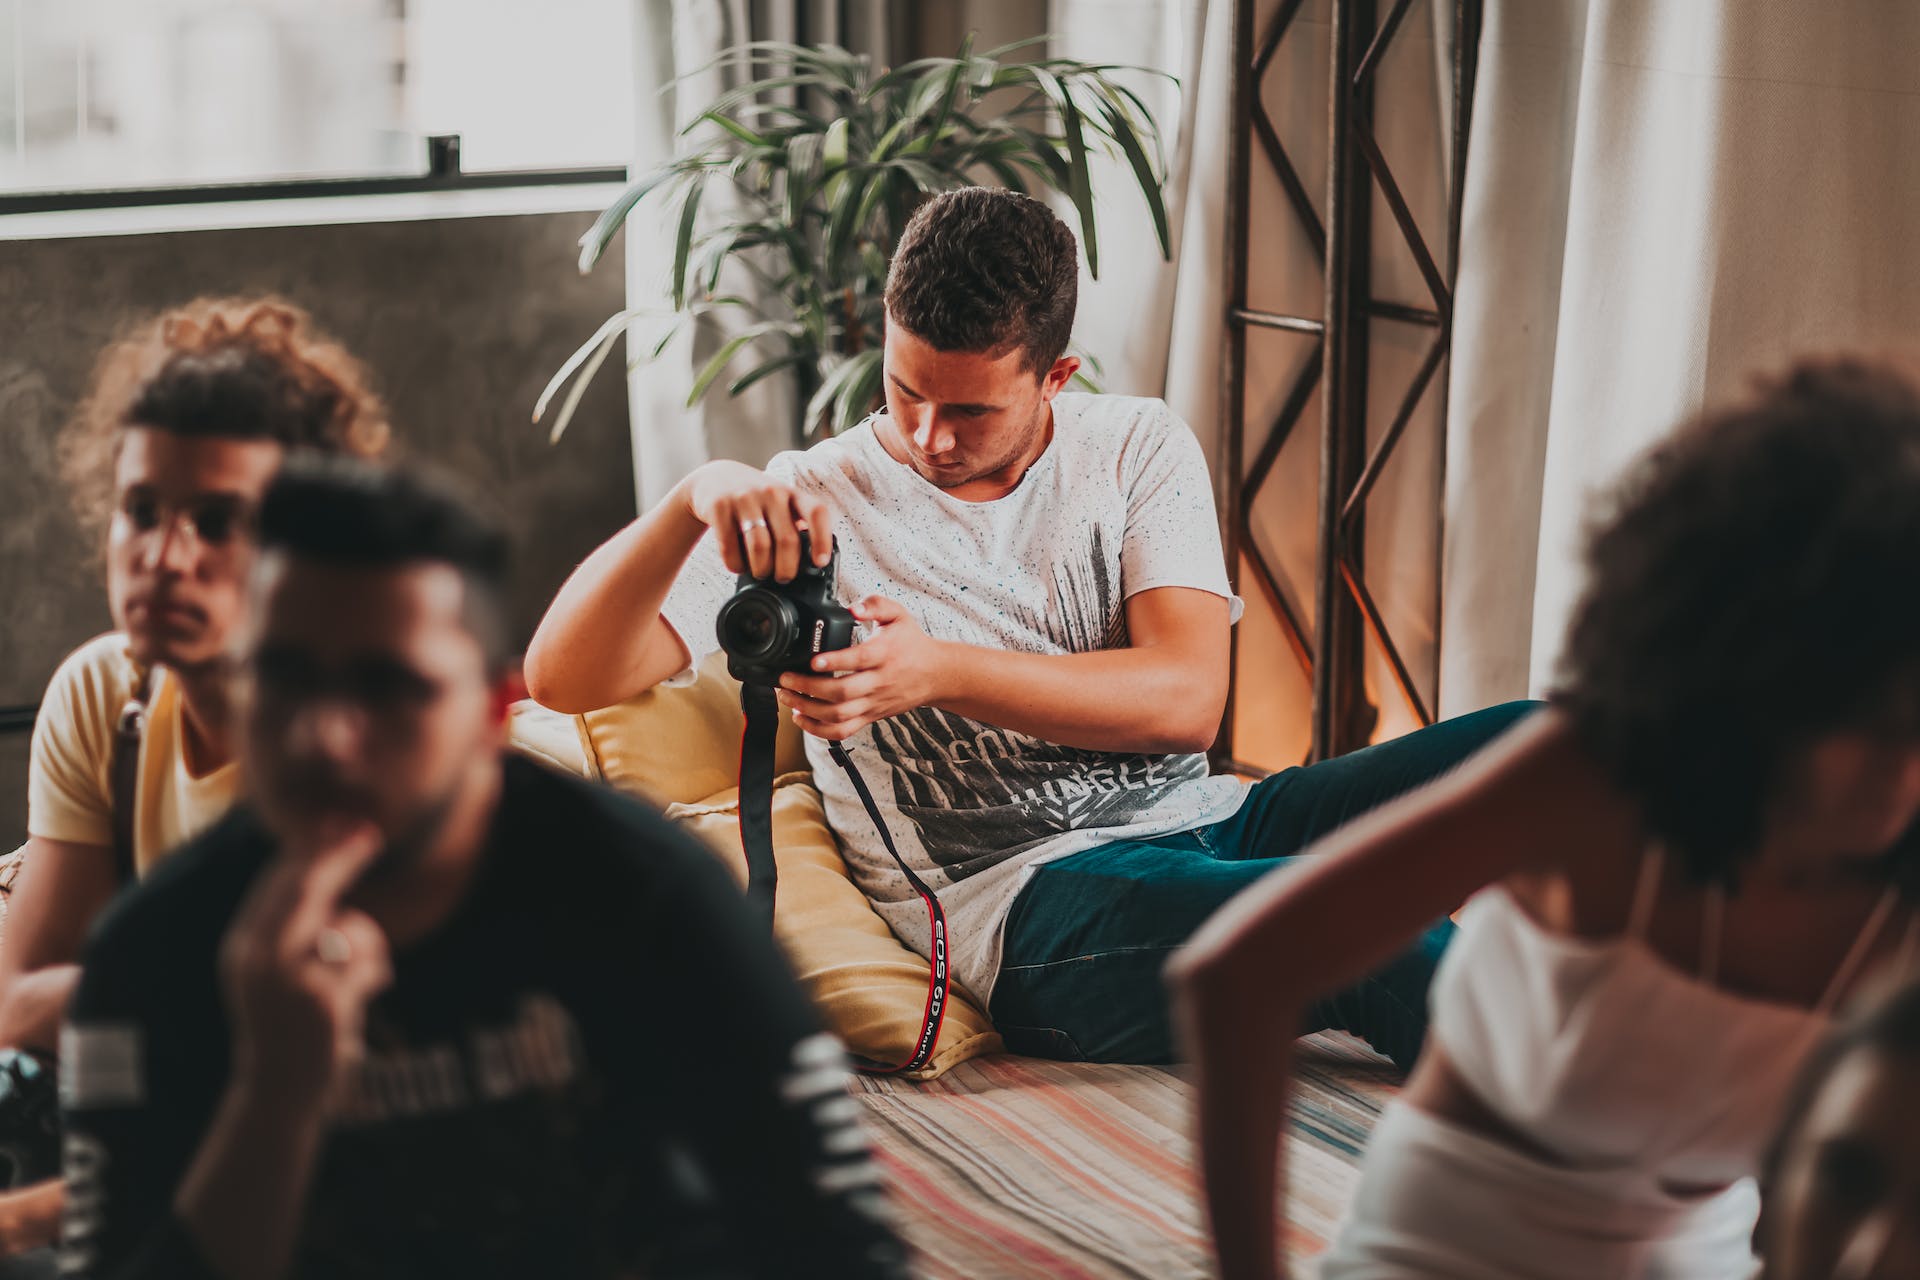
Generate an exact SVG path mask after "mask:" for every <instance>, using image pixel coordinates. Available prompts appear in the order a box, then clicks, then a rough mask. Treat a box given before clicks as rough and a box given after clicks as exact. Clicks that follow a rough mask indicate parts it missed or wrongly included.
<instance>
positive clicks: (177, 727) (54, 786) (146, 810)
mask: <svg viewBox="0 0 1920 1280" xmlns="http://www.w3.org/2000/svg"><path fill="white" fill-rule="evenodd" d="M138 678H139V676H138V672H137V670H136V668H135V667H134V664H133V660H132V657H131V656H130V655H129V654H128V652H127V639H126V637H125V636H124V635H121V634H119V633H117V632H114V633H109V634H107V635H104V636H100V637H98V638H97V639H93V640H89V641H88V642H87V643H86V644H83V645H81V646H80V647H79V648H78V649H76V650H74V651H73V652H72V653H71V654H69V655H68V656H67V660H66V661H65V662H63V663H61V664H60V669H59V670H58V671H56V672H54V673H53V679H52V680H51V681H50V682H49V683H48V685H47V696H46V698H45V699H44V700H43V701H42V702H41V704H40V715H39V719H38V720H37V721H36V722H35V723H34V726H33V757H32V762H31V764H30V765H29V767H28V773H27V834H29V835H33V836H38V837H40V838H42V839H45V840H68V841H73V842H75V843H78V844H97V845H106V846H111V845H112V844H113V817H112V813H113V784H112V780H111V774H112V769H113V764H112V761H113V737H114V726H115V725H116V724H117V723H118V722H119V719H120V710H121V708H122V707H124V706H125V705H126V704H127V700H128V699H129V698H131V697H132V696H133V690H134V686H135V684H136V682H137V681H138ZM185 719H186V718H185V716H184V714H183V713H182V708H181V704H180V683H179V681H178V680H175V679H174V678H173V676H172V675H171V674H170V673H169V672H168V671H167V670H166V669H165V668H164V667H162V668H157V669H156V670H155V672H154V677H153V688H152V696H151V698H150V699H149V700H148V703H147V727H146V732H145V733H144V734H143V735H142V736H141V740H140V770H139V784H138V787H137V790H136V792H135V794H136V797H137V798H136V800H135V809H136V812H137V816H136V818H135V820H134V824H133V858H134V866H135V868H136V869H137V870H138V871H139V872H140V873H141V874H143V875H144V874H145V873H146V871H147V869H148V868H150V867H151V866H152V865H153V864H154V862H155V861H156V860H157V859H158V858H159V857H160V856H161V855H162V854H164V853H166V852H167V851H168V850H170V849H172V848H174V847H175V846H176V845H178V844H180V843H181V842H182V841H185V840H187V839H189V838H190V837H192V836H194V835H197V834H199V833H200V832H201V831H203V830H205V829H206V828H207V827H208V826H210V825H212V823H213V822H214V821H215V820H216V819H218V818H219V817H221V815H223V814H225V813H226V811H227V810H228V809H229V808H230V807H231V806H232V805H233V801H234V798H235V796H236V795H237V794H238V791H239V778H238V770H237V769H236V768H235V767H234V766H233V765H232V764H227V765H223V766H222V767H220V768H218V769H215V770H214V771H213V772H211V773H208V774H205V775H204V776H200V777H195V776H194V774H193V773H192V772H191V771H190V770H189V769H188V767H187V756H186V724H185Z"/></svg>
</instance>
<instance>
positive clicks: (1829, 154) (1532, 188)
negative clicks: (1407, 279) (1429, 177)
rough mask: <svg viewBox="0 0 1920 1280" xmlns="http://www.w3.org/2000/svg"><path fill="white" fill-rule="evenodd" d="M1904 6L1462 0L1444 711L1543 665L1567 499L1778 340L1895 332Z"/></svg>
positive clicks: (1913, 155) (1849, 1) (1906, 63)
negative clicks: (1462, 135) (1464, 139)
mask: <svg viewBox="0 0 1920 1280" xmlns="http://www.w3.org/2000/svg"><path fill="white" fill-rule="evenodd" d="M1917 157H1920V5H1915V4H1912V3H1911V2H1910V0H1489V3H1488V6H1487V26H1486V35H1485V40H1484V42H1483V44H1482V48H1481V59H1480V87H1479V96H1478V100H1477V102H1476V104H1475V107H1474V127H1473V138H1472V144H1471V150H1470V152H1469V162H1468V178H1467V191H1466V208H1465V222H1464V227H1463V233H1462V245H1461V270H1460V283H1459V290H1458V302H1457V306H1456V311H1455V315H1456V325H1457V336H1456V345H1455V354H1454V375H1453V391H1452V398H1451V413H1452V428H1451V432H1450V437H1449V440H1450V446H1449V457H1448V471H1447V475H1448V483H1447V492H1446V512H1447V527H1448V532H1449V537H1448V542H1447V548H1446V592H1445V596H1444V601H1445V637H1446V643H1445V646H1444V648H1443V653H1442V691H1443V709H1444V710H1446V711H1449V712H1453V711H1463V710H1466V709H1469V708H1471V707H1475V706H1479V705H1484V704H1486V703H1488V702H1491V701H1495V700H1498V699H1501V698H1508V697H1514V696H1519V695H1522V694H1525V693H1528V692H1538V691H1540V690H1541V689H1543V688H1544V687H1546V686H1547V684H1548V683H1549V682H1550V681H1551V679H1552V676H1553V672H1554V663H1555V662H1556V661H1557V658H1558V654H1559V650H1560V646H1561V642H1562V633H1563V631H1564V628H1565V625H1566V621H1567V615H1568V612H1569V610H1570V608H1571V606H1572V604H1573V603H1574V601H1575V598H1576V596H1577V593H1578V591H1579V589H1580V585H1581V577H1580V573H1579V566H1578V562H1577V557H1578V551H1579V535H1580V530H1581V525H1582V520H1583V517H1584V514H1585V510H1586V507H1587V505H1588V499H1589V497H1590V495H1591V494H1592V493H1593V492H1594V490H1595V489H1596V488H1597V487H1599V486H1602V485H1604V484H1605V483H1607V482H1608V481H1609V480H1611V479H1612V478H1613V477H1614V476H1616V475H1617V474H1618V473H1619V471H1620V470H1621V468H1622V466H1623V464H1624V463H1625V462H1626V461H1627V460H1628V459H1630V458H1631V457H1632V456H1633V455H1634V454H1635V453H1636V452H1637V451H1639V450H1640V449H1641V448H1642V447H1644V446H1645V445H1647V444H1648V443H1650V442H1652V441H1654V440H1656V439H1658V438H1659V437H1660V436H1661V435H1663V434H1664V433H1666V432H1667V431H1669V430H1671V429H1672V428H1673V427H1674V426H1675V425H1676V424H1677V423H1679V422H1680V421H1682V420H1683V419H1684V418H1686V417H1687V416H1688V415H1690V414H1692V413H1694V412H1695V411H1697V410H1698V409H1700V408H1701V407H1702V406H1703V405H1705V404H1707V403H1709V402H1716V401H1719V400H1722V399H1724V398H1726V397H1729V396H1731V395H1735V394H1738V393H1739V392H1741V391H1742V389H1743V388H1744V387H1745V385H1747V383H1748V381H1749V379H1750V378H1751V376H1752V375H1753V374H1755V373H1756V372H1763V371H1766V370H1769V369H1773V368H1778V367H1779V366H1780V365H1782V364H1783V362H1785V361H1787V360H1789V359H1791V358H1792V357H1794V356H1796V355H1799V354H1802V353H1806V352H1819V351H1834V350H1838V349H1844V348H1856V349H1867V350H1876V349H1886V348H1889V347H1892V346H1895V345H1900V344H1904V343H1907V342H1910V341H1912V339H1913V338H1914V337H1915V335H1916V334H1920V253H1916V252H1915V249H1914V246H1915V244H1916V243H1920V159H1917Z"/></svg>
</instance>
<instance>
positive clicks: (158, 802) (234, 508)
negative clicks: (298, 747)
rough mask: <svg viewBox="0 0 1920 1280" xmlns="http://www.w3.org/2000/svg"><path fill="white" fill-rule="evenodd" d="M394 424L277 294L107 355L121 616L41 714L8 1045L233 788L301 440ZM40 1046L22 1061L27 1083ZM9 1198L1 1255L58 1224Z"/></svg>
mask: <svg viewBox="0 0 1920 1280" xmlns="http://www.w3.org/2000/svg"><path fill="white" fill-rule="evenodd" d="M387 437H388V424H387V417H386V410H385V407H384V406H383V405H382V404H381V402H380V399H379V398H378V397H377V396H376V395H375V394H374V393H373V391H372V390H371V388H370V386H369V379H368V376H367V371H366V369H365V368H364V367H363V366H362V365H361V364H360V362H359V361H358V360H356V359H355V358H354V357H353V356H351V355H349V354H348V353H347V352H346V351H345V350H344V349H343V348H341V347H340V346H339V345H338V344H337V343H335V342H333V341H332V340H330V339H328V338H326V337H325V336H323V335H321V334H320V333H318V332H316V331H315V328H314V325H313V323H312V321H311V319H310V318H309V317H308V316H307V314H306V313H305V312H304V311H302V310H300V309H299V308H298V307H295V306H292V305H290V304H288V303H286V302H283V301H280V300H278V299H274V298H247V299H229V298H203V299H200V300H197V301H194V302H190V303H188V304H186V305H185V306H181V307H177V308H175V309H173V310H170V311H167V312H166V313H164V314H162V315H160V316H157V317H154V318H152V319H150V320H148V321H146V322H144V323H142V324H140V325H138V326H137V327H135V328H133V329H131V330H129V331H128V332H127V333H126V334H125V335H124V336H123V337H122V338H120V339H119V340H118V341H116V342H114V343H113V344H112V345H110V346H109V347H108V348H107V349H106V350H105V351H104V352H103V353H102V354H101V356H100V358H99V360H98V362H97V364H96V365H95V368H94V371H93V377H92V381H91V385H90V388H89V390H88V392H87V394H86V396H85V397H84V399H83V400H82V401H81V403H80V405H79V407H78V408H77V410H76V411H75V413H74V416H73V418H72V420H71V421H70V422H69V424H68V426H67V428H66V430H65V433H64V434H63V437H62V439H61V455H62V462H63V464H64V470H65V473H66V479H67V481H68V484H69V487H70V490H71V493H72V496H73V500H74V503H75V507H76V510H77V511H78V513H79V515H80V517H81V519H82V521H83V522H84V523H85V524H87V525H88V526H89V528H90V529H91V530H93V531H95V532H96V533H97V534H98V535H100V536H101V537H102V539H103V545H104V549H105V568H106V582H107V598H108V603H109V606H110V608H111V610H112V615H113V621H114V625H115V628H116V629H115V630H114V631H113V632H111V633H109V634H107V635H104V636H100V637H99V638H97V639H94V640H91V641H89V642H88V643H86V644H84V645H82V646H81V647H80V648H79V649H77V650H76V651H74V653H73V654H72V655H70V656H69V657H68V658H67V660H66V661H65V662H64V663H63V664H62V665H61V667H60V668H59V670H58V671H56V672H55V673H54V676H53V679H52V681H51V683H50V684H49V685H48V688H47V693H46V697H45V699H44V700H43V701H42V703H41V708H40V714H39V717H38V719H37V721H36V722H35V725H34V732H33V743H32V756H31V763H30V765H29V773H28V810H27V814H28V816H27V831H28V836H29V839H28V842H27V846H26V848H25V849H24V850H23V852H22V855H21V858H20V862H19V869H18V879H17V881H16V882H15V884H14V886H13V889H12V893H11V897H10V903H9V906H8V913H7V927H6V933H5V939H4V943H0V1045H7V1046H13V1047H15V1048H17V1049H20V1050H26V1051H31V1052H33V1053H36V1054H39V1055H42V1056H43V1057H44V1056H47V1055H51V1054H52V1053H53V1051H54V1050H55V1047H56V1040H57V1035H58V1028H59V1023H60V1017H61V1013H62V1011H63V1010H64V1009H65V1007H66V1003H67V999H68V997H69V995H70V994H71V993H72V990H73V986H74V982H75V980H76V979H77V978H78V976H79V968H78V965H77V963H76V961H77V960H78V959H79V956H80V946H81V941H82V939H83V938H84V936H85V935H86V932H87V929H88V928H89V926H90V925H91V924H92V923H93V919H94V917H95V916H96V915H97V914H98V913H99V911H100V909H101V907H103V906H104V905H105V904H106V902H107V900H108V899H109V898H111V897H112V896H113V894H114V892H115V890H116V889H118V888H119V887H120V885H121V884H122V883H124V882H125V881H126V880H127V879H129V878H131V877H132V876H134V875H137V874H139V873H141V872H144V871H145V870H146V869H148V868H149V867H151V866H152V865H153V864H154V862H155V861H156V860H157V859H159V858H160V857H161V856H163V855H164V854H165V853H166V852H167V850H169V849H171V848H173V847H174V846H175V845H177V844H179V843H180V842H181V841H183V840H185V839H186V838H187V837H188V836H191V835H193V834H195V833H197V832H198V831H199V830H201V829H202V828H204V827H205V826H207V825H208V824H210V823H211V822H212V821H213V820H214V819H216V818H218V817H219V816H220V815H221V814H222V813H224V812H225V811H226V809H227V808H228V806H229V805H230V804H231V803H232V801H233V798H234V768H233V763H232V762H233V742H232V740H231V729H232V725H231V723H230V719H229V713H228V706H227V696H226V679H225V675H226V672H225V667H226V655H227V649H228V641H229V637H230V636H231V634H232V632H233V630H234V627H235V624H236V623H238V621H239V620H240V616H241V611H242V607H243V599H244V586H245V579H246V573H247V568H248V561H249V538H248V529H249V521H250V519H251V516H252V512H253V509H254V506H255V504H256V503H257V502H258V501H259V499H260V497H261V495H262V494H263V493H264V492H265V490H266V486H267V482H268V481H269V480H270V479H271V478H272V477H273V475H274V473H275V472H276V471H277V470H278V468H279V466H280V464H281V462H282V461H283V460H284V459H285V458H287V457H288V456H290V455H293V454H296V453H303V452H312V453H329V454H354V455H359V456H374V455H377V454H379V453H380V452H381V451H382V450H383V449H384V448H385V446H386V443H387ZM34 1062H35V1059H32V1058H25V1057H22V1056H20V1055H18V1054H16V1055H12V1056H11V1057H10V1059H9V1062H8V1063H7V1064H6V1065H7V1073H8V1075H9V1079H8V1080H7V1081H5V1082H4V1083H5V1084H6V1085H8V1086H9V1087H10V1088H11V1090H12V1092H15V1093H17V1092H20V1091H21V1081H20V1080H19V1079H18V1076H19V1074H20V1073H21V1072H22V1071H27V1072H31V1071H32V1070H33V1064H34ZM0 1137H4V1135H0ZM0 1150H5V1151H11V1152H14V1153H15V1154H14V1159H15V1160H16V1167H14V1168H13V1169H11V1170H7V1169H4V1168H0V1185H8V1184H11V1185H19V1184H20V1183H21V1182H22V1181H27V1180H31V1179H32V1178H33V1177H34V1176H35V1175H36V1174H37V1173H38V1172H41V1171H39V1170H35V1169H31V1168H23V1167H19V1165H20V1163H25V1162H26V1161H25V1160H24V1157H22V1156H21V1155H20V1154H19V1151H20V1148H18V1147H15V1146H12V1145H11V1144H8V1143H5V1142H0ZM9 1174H10V1176H8V1175H9ZM52 1191H54V1192H57V1187H56V1188H53V1189H52ZM52 1203H54V1204H55V1205H56V1206H57V1196H55V1198H54V1199H53V1200H52ZM6 1208H7V1206H0V1253H4V1252H7V1251H9V1250H8V1246H9V1245H11V1246H13V1247H16V1248H17V1247H18V1246H19V1245H21V1244H23V1243H32V1242H34V1240H33V1238H34V1237H38V1236H41V1235H44V1234H46V1233H47V1232H48V1231H49V1230H50V1227H51V1218H50V1217H49V1216H48V1215H47V1214H45V1213H39V1212H28V1211H26V1210H22V1209H19V1208H17V1207H14V1208H13V1209H12V1211H10V1212H9V1211H3V1210H5V1209H6ZM22 1214H25V1216H26V1217H27V1218H29V1219H32V1221H31V1222H30V1223H28V1224H27V1225H25V1226H22V1224H21V1223H20V1222H19V1221H17V1220H16V1219H17V1218H19V1217H20V1216H21V1215H22Z"/></svg>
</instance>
